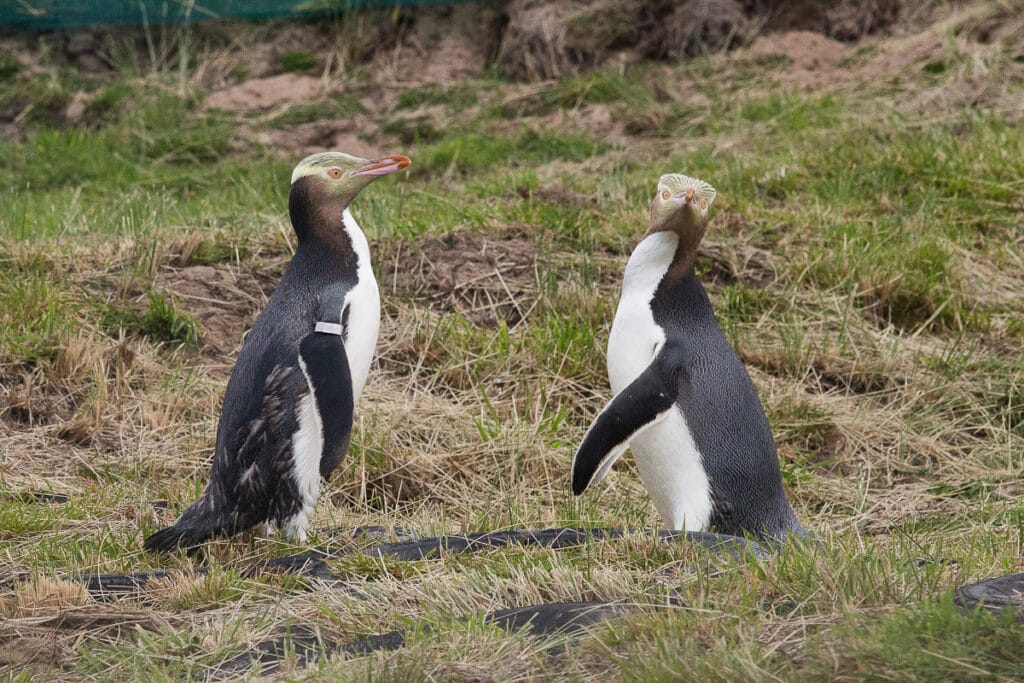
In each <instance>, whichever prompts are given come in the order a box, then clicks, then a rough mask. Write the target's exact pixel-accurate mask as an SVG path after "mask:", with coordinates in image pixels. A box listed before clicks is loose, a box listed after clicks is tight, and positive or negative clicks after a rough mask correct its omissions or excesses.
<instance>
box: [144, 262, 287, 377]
mask: <svg viewBox="0 0 1024 683" xmlns="http://www.w3.org/2000/svg"><path fill="white" fill-rule="evenodd" d="M277 279H278V278H276V277H274V276H272V275H270V274H269V273H267V272H266V271H263V270H258V269H251V270H241V269H236V268H232V267H229V266H212V265H192V266H184V267H180V268H173V267H169V266H168V267H165V268H164V269H163V270H161V271H160V273H158V274H157V277H156V288H157V289H158V290H162V291H166V292H170V293H172V294H174V296H176V297H177V298H178V299H179V300H180V301H181V307H182V308H183V309H184V310H185V311H186V312H188V313H189V315H191V316H193V317H194V318H196V319H198V320H199V322H200V323H202V326H203V332H202V337H201V339H200V342H201V343H202V346H203V350H204V353H205V354H207V355H210V356H215V357H218V358H220V359H223V360H225V361H231V360H233V359H234V358H235V356H237V354H238V351H239V350H240V349H241V347H242V338H243V335H244V333H245V331H246V330H247V329H248V328H249V327H250V326H251V325H252V323H253V321H255V319H256V316H257V315H258V314H259V311H260V310H262V309H263V307H264V306H265V305H266V301H267V299H268V298H269V297H270V295H271V294H272V293H273V291H274V288H275V287H276V285H277Z"/></svg>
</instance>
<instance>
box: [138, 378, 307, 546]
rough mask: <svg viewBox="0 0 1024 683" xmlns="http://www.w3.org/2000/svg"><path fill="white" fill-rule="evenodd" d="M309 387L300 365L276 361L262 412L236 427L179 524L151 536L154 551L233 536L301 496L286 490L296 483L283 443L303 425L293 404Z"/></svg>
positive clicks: (264, 393) (274, 514)
mask: <svg viewBox="0 0 1024 683" xmlns="http://www.w3.org/2000/svg"><path fill="white" fill-rule="evenodd" d="M307 391H308V388H307V386H306V380H305V378H304V377H303V376H302V373H301V372H300V370H299V368H297V367H292V366H286V365H278V366H275V367H274V369H273V370H272V371H271V372H270V374H269V375H268V376H267V379H266V381H265V382H264V386H263V404H262V407H261V410H260V413H259V415H258V417H256V418H255V419H253V420H251V421H249V422H247V423H245V424H244V425H243V426H242V427H241V428H240V429H239V430H238V431H237V432H236V435H235V439H234V442H233V443H232V444H231V445H230V446H229V447H228V449H226V450H225V452H224V453H223V454H221V453H218V454H217V455H218V456H222V457H215V458H214V462H213V471H212V472H211V474H210V481H209V482H208V483H207V485H206V489H205V490H204V491H203V493H202V495H201V496H200V497H199V499H198V500H197V501H196V502H195V503H193V504H192V505H190V506H189V507H188V509H186V510H185V512H183V513H182V514H181V516H180V517H179V518H178V519H177V521H176V522H175V523H174V524H173V525H171V526H169V527H167V528H166V529H161V530H160V531H157V532H156V533H154V534H152V535H150V536H149V537H148V538H146V540H145V543H144V544H143V547H144V548H145V549H146V550H147V551H149V552H153V553H165V552H171V551H173V550H176V549H178V548H181V549H185V550H189V549H192V548H195V547H197V546H199V545H201V544H202V543H204V542H205V541H207V540H208V539H210V538H212V537H214V536H219V535H227V536H231V535H234V534H236V533H239V532H242V531H245V530H247V529H250V528H252V527H254V526H256V525H257V524H259V523H261V522H263V521H265V520H267V519H268V518H271V517H276V516H279V514H280V513H281V512H282V511H280V510H277V508H278V507H280V506H281V503H283V502H286V501H289V500H291V499H297V498H298V494H297V492H296V491H288V492H282V491H281V490H280V489H281V487H283V486H284V487H293V488H294V483H293V482H292V480H291V478H290V477H288V476H284V475H285V474H286V473H287V471H288V469H289V468H290V466H291V458H290V456H289V455H288V451H287V449H285V448H283V446H284V445H285V444H286V443H290V441H291V434H293V433H294V432H295V431H296V430H297V429H298V422H297V420H296V417H295V414H294V411H293V410H291V409H290V408H289V406H293V405H295V404H296V402H297V399H298V397H300V396H301V395H302V394H304V393H305V392H307ZM282 493H285V494H286V495H282Z"/></svg>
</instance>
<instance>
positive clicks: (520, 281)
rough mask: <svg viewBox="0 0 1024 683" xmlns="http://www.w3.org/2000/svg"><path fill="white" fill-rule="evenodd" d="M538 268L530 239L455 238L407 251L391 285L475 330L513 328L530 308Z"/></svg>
mask: <svg viewBox="0 0 1024 683" xmlns="http://www.w3.org/2000/svg"><path fill="white" fill-rule="evenodd" d="M536 262H537V252H536V246H535V245H534V243H533V242H531V241H530V240H528V239H525V238H520V237H513V238H509V239H504V240H492V239H488V238H486V237H482V236H480V235H476V234H473V233H470V232H453V233H450V234H448V235H445V236H444V237H441V238H439V239H431V240H427V241H425V242H421V243H416V244H414V245H413V246H412V248H409V247H406V248H404V249H403V251H402V252H400V253H399V254H398V256H397V258H395V259H394V260H393V261H392V263H394V268H393V270H392V272H391V273H388V274H387V275H386V279H387V280H388V281H392V282H394V283H395V284H396V286H397V288H398V289H401V290H405V291H407V292H409V293H410V294H412V295H414V296H417V295H423V294H426V295H427V296H428V297H429V300H430V304H431V305H432V306H434V307H439V308H442V309H449V310H450V309H455V310H458V311H460V312H461V313H462V314H463V315H465V316H466V319H468V320H469V321H470V322H472V323H473V324H474V325H479V326H483V327H491V326H494V325H497V324H498V322H499V321H502V320H503V321H505V322H506V324H508V326H509V327H511V326H513V325H515V324H516V323H518V322H519V321H520V320H522V319H523V317H525V315H526V312H527V310H528V309H529V307H530V301H531V298H532V296H533V293H534V292H533V290H534V289H535V287H534V269H535V267H536Z"/></svg>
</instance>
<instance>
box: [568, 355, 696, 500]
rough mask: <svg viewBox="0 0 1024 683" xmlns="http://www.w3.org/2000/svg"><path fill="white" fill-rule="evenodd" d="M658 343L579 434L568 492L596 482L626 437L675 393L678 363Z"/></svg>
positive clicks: (651, 421) (654, 417)
mask: <svg viewBox="0 0 1024 683" xmlns="http://www.w3.org/2000/svg"><path fill="white" fill-rule="evenodd" d="M671 355H672V354H671V350H670V349H668V348H666V347H662V349H661V350H660V351H659V352H658V354H657V355H655V357H654V360H653V361H651V364H650V365H648V366H647V369H646V370H644V371H643V372H642V373H641V374H640V376H639V377H637V378H636V379H635V380H633V382H632V383H630V384H629V385H628V386H626V388H625V389H623V390H622V391H620V392H619V393H618V394H617V395H616V396H615V397H614V398H613V399H612V400H611V401H610V402H609V403H608V405H607V406H605V408H604V410H602V411H601V412H600V413H599V414H598V416H597V417H596V418H595V419H594V422H593V423H592V424H591V425H590V428H589V429H588V430H587V433H586V434H585V435H584V436H583V442H582V443H581V444H580V447H579V449H577V451H576V455H575V456H574V457H573V459H572V492H573V494H574V495H577V496H579V495H581V494H582V493H583V492H584V491H586V490H587V489H588V488H590V486H591V485H593V484H598V483H600V482H601V480H602V479H604V477H605V475H606V474H608V470H610V469H611V467H612V465H613V464H614V463H615V461H616V460H618V459H619V456H621V455H622V454H623V453H625V452H626V449H627V448H629V442H630V440H631V439H632V438H633V437H635V436H636V435H637V434H639V433H640V432H642V431H644V430H645V429H647V428H648V427H651V426H653V425H655V424H657V423H659V422H661V421H662V420H664V419H665V418H666V417H668V415H669V413H670V411H671V410H672V409H673V408H674V407H675V402H676V397H677V396H678V394H679V382H678V381H677V379H676V378H677V377H678V374H677V372H675V368H676V367H678V366H676V365H675V364H674V363H672V362H671V360H670V357H671Z"/></svg>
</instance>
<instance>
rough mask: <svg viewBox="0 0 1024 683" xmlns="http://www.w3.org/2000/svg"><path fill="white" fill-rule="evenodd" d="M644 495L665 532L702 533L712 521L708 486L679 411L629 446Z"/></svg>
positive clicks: (684, 421) (695, 448) (690, 436)
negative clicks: (666, 530) (678, 530)
mask: <svg viewBox="0 0 1024 683" xmlns="http://www.w3.org/2000/svg"><path fill="white" fill-rule="evenodd" d="M630 449H631V450H632V451H633V458H634V459H635V460H636V466H637V468H638V469H639V470H640V479H641V480H643V482H644V486H645V487H646V488H647V492H648V493H650V494H651V500H653V501H654V507H656V508H658V514H660V515H661V519H662V521H663V522H664V523H665V526H666V528H669V529H685V530H686V531H701V530H704V529H707V527H708V523H709V522H710V521H711V507H712V502H711V486H710V482H708V476H707V474H706V473H705V472H704V466H703V464H702V463H701V455H700V451H699V450H698V448H697V444H695V443H694V441H693V435H692V434H691V433H690V429H689V427H687V426H686V419H685V418H684V417H683V414H682V412H680V411H679V410H678V409H676V410H673V411H672V413H670V414H669V416H668V417H667V418H665V419H664V420H662V421H661V422H659V423H658V424H656V425H653V426H652V427H651V428H650V429H647V430H645V431H644V432H643V433H641V434H638V435H637V436H636V437H634V439H633V441H632V442H630Z"/></svg>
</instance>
